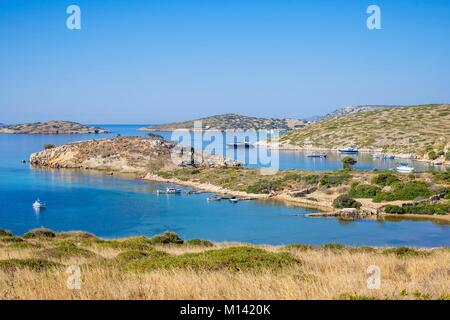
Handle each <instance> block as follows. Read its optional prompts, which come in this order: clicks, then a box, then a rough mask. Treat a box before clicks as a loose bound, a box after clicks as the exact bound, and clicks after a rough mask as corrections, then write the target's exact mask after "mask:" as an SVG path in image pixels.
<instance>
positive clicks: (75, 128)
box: [0, 121, 108, 134]
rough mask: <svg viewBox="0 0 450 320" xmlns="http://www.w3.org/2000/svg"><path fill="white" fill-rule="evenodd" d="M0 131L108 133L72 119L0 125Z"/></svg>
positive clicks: (23, 132) (18, 132)
mask: <svg viewBox="0 0 450 320" xmlns="http://www.w3.org/2000/svg"><path fill="white" fill-rule="evenodd" d="M0 133H7V134H8V133H9V134H90V133H108V131H107V130H105V129H102V128H97V127H91V126H86V125H82V124H80V123H77V122H72V121H48V122H35V123H25V124H15V125H9V126H3V127H1V126H0Z"/></svg>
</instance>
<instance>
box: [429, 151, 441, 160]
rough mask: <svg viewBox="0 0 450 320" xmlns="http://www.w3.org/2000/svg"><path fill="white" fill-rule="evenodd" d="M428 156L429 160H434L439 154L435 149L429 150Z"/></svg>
mask: <svg viewBox="0 0 450 320" xmlns="http://www.w3.org/2000/svg"><path fill="white" fill-rule="evenodd" d="M428 158H429V159H430V160H436V159H437V158H439V155H438V154H437V153H436V151H430V152H428Z"/></svg>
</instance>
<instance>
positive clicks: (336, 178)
mask: <svg viewBox="0 0 450 320" xmlns="http://www.w3.org/2000/svg"><path fill="white" fill-rule="evenodd" d="M350 178H351V175H349V174H347V173H341V174H327V175H324V176H322V177H321V178H320V181H319V182H320V185H321V186H323V187H327V188H331V187H337V186H339V185H341V184H343V183H345V182H347V181H348V180H349V179H350Z"/></svg>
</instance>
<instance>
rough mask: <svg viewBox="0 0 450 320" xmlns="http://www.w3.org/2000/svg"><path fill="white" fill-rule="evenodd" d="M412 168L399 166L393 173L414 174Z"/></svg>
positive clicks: (403, 165) (405, 165)
mask: <svg viewBox="0 0 450 320" xmlns="http://www.w3.org/2000/svg"><path fill="white" fill-rule="evenodd" d="M414 170H415V169H414V168H413V167H410V166H408V165H407V164H404V163H402V164H400V165H399V166H398V167H397V168H395V171H397V172H399V173H412V172H414Z"/></svg>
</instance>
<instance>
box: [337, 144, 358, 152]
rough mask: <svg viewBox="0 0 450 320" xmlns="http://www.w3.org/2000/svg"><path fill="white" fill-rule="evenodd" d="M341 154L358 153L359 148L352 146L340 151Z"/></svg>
mask: <svg viewBox="0 0 450 320" xmlns="http://www.w3.org/2000/svg"><path fill="white" fill-rule="evenodd" d="M339 152H340V153H358V152H359V151H358V147H357V146H354V145H353V146H350V147H347V148H343V149H339Z"/></svg>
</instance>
